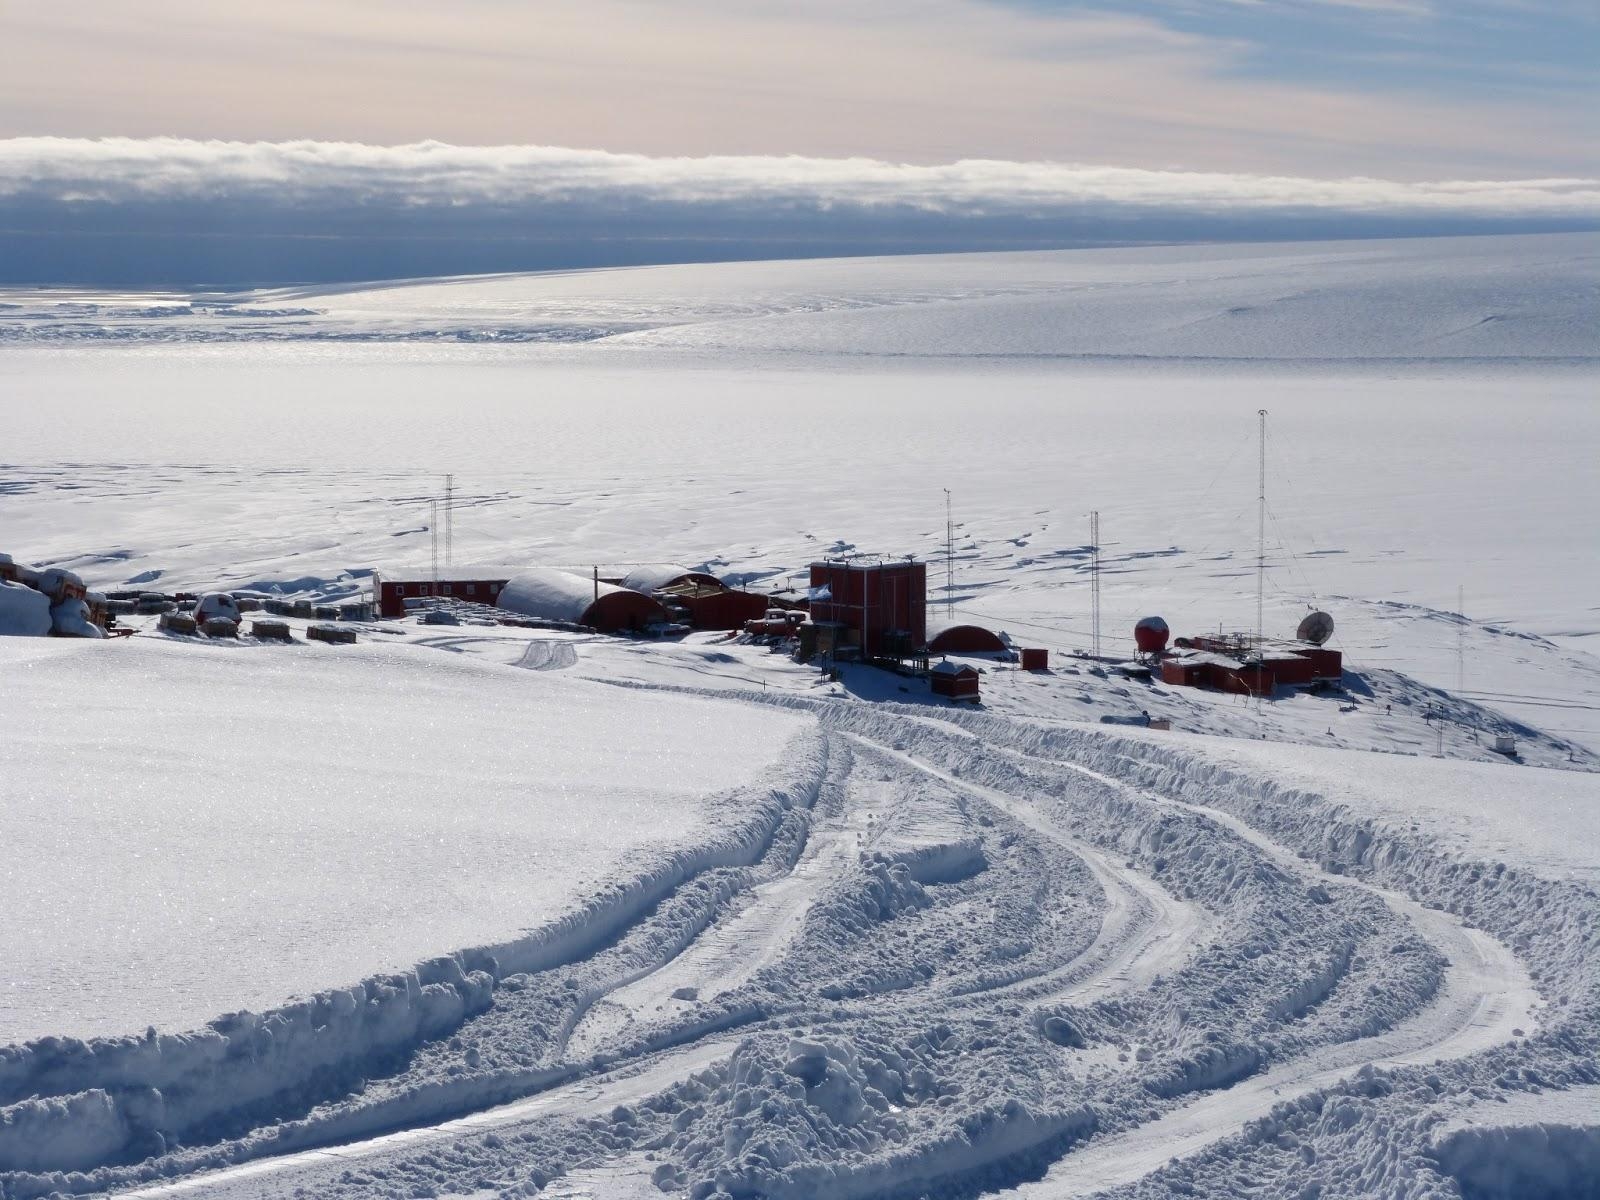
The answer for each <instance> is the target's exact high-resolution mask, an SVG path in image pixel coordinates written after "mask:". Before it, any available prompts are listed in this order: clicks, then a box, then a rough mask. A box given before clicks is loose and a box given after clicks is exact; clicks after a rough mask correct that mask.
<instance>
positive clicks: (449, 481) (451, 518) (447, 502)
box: [444, 475, 456, 567]
mask: <svg viewBox="0 0 1600 1200" xmlns="http://www.w3.org/2000/svg"><path fill="white" fill-rule="evenodd" d="M455 533H456V477H455V476H454V475H446V476H445V477H444V565H445V566H447V567H448V566H449V565H450V561H451V557H450V551H451V546H452V544H453V542H454V541H455Z"/></svg>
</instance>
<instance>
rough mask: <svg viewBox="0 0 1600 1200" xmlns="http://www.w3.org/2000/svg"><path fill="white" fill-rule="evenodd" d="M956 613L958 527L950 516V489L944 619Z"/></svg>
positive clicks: (946, 497) (946, 507)
mask: <svg viewBox="0 0 1600 1200" xmlns="http://www.w3.org/2000/svg"><path fill="white" fill-rule="evenodd" d="M955 612H956V526H955V522H954V521H953V520H952V519H951V516H950V489H949V488H945V489H944V619H945V620H946V621H949V620H953V619H954V617H955Z"/></svg>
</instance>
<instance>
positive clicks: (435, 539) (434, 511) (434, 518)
mask: <svg viewBox="0 0 1600 1200" xmlns="http://www.w3.org/2000/svg"><path fill="white" fill-rule="evenodd" d="M428 536H429V538H430V539H431V540H432V543H433V582H434V583H435V584H436V585H437V584H438V582H439V502H438V501H437V500H429V501H428ZM438 590H439V589H438V587H437V586H436V587H435V588H434V591H435V592H437V591H438Z"/></svg>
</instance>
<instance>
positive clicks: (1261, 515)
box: [1256, 408, 1267, 650]
mask: <svg viewBox="0 0 1600 1200" xmlns="http://www.w3.org/2000/svg"><path fill="white" fill-rule="evenodd" d="M1256 415H1257V416H1258V417H1259V418H1260V419H1261V439H1260V441H1261V472H1260V487H1259V488H1258V489H1257V492H1256V648H1257V649H1258V650H1259V649H1260V648H1261V635H1262V617H1261V614H1262V609H1263V607H1264V604H1265V599H1266V594H1267V410H1266V409H1264V408H1259V409H1257V410H1256Z"/></svg>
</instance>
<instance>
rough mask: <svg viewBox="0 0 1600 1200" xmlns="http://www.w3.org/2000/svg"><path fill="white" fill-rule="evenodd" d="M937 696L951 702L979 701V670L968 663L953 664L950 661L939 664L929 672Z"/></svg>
mask: <svg viewBox="0 0 1600 1200" xmlns="http://www.w3.org/2000/svg"><path fill="white" fill-rule="evenodd" d="M928 678H929V680H930V682H931V684H932V687H933V694H934V695H935V696H947V697H949V698H950V699H951V700H977V699H978V698H979V697H978V669H977V668H976V667H971V666H968V665H967V664H966V663H953V662H951V661H950V660H949V659H946V660H945V661H944V662H941V663H939V664H937V665H936V666H935V667H934V668H933V669H932V670H931V671H929V672H928Z"/></svg>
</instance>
